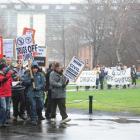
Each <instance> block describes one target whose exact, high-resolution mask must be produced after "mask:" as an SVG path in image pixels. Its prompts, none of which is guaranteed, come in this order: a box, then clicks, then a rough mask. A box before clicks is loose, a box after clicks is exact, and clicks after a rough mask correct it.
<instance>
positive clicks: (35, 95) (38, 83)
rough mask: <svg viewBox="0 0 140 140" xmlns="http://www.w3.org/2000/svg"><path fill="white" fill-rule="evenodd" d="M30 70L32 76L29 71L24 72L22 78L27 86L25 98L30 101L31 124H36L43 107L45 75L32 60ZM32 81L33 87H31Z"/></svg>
mask: <svg viewBox="0 0 140 140" xmlns="http://www.w3.org/2000/svg"><path fill="white" fill-rule="evenodd" d="M31 70H32V73H33V78H32V77H31V75H30V72H26V73H25V74H24V76H23V78H22V81H23V84H24V86H25V87H28V90H27V98H28V101H29V103H30V107H31V108H30V110H31V112H30V117H31V123H32V125H37V121H38V120H39V119H40V118H39V117H40V116H39V114H38V112H42V109H43V104H44V101H43V97H42V96H43V92H44V88H45V76H43V75H42V74H41V73H40V72H39V66H38V63H37V62H36V61H33V62H32V65H31ZM33 82H34V83H35V87H33Z"/></svg>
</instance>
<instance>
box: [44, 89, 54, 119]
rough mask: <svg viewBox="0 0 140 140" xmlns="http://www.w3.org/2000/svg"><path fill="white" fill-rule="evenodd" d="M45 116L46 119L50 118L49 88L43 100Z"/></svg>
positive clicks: (50, 99)
mask: <svg viewBox="0 0 140 140" xmlns="http://www.w3.org/2000/svg"><path fill="white" fill-rule="evenodd" d="M44 106H45V108H46V109H45V116H46V118H47V119H49V118H51V108H52V98H51V90H48V94H47V98H46V101H45V105H44Z"/></svg>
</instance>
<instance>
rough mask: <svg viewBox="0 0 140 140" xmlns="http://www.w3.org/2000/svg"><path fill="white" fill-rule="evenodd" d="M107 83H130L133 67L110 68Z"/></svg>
mask: <svg viewBox="0 0 140 140" xmlns="http://www.w3.org/2000/svg"><path fill="white" fill-rule="evenodd" d="M107 73H108V74H107V84H108V85H112V86H113V85H128V84H130V82H131V69H130V68H127V69H124V70H121V69H117V68H116V69H114V68H113V69H112V68H110V69H108V72H107Z"/></svg>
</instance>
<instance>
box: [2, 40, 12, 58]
mask: <svg viewBox="0 0 140 140" xmlns="http://www.w3.org/2000/svg"><path fill="white" fill-rule="evenodd" d="M3 54H4V55H5V56H6V57H10V58H13V57H14V40H13V39H4V40H3Z"/></svg>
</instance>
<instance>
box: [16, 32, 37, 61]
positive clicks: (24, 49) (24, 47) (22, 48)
mask: <svg viewBox="0 0 140 140" xmlns="http://www.w3.org/2000/svg"><path fill="white" fill-rule="evenodd" d="M16 46H17V48H16V51H17V56H19V57H20V56H22V58H23V60H24V61H26V60H28V59H32V57H33V53H34V52H37V44H33V40H32V36H31V35H29V34H28V35H23V36H20V37H18V38H16Z"/></svg>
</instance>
